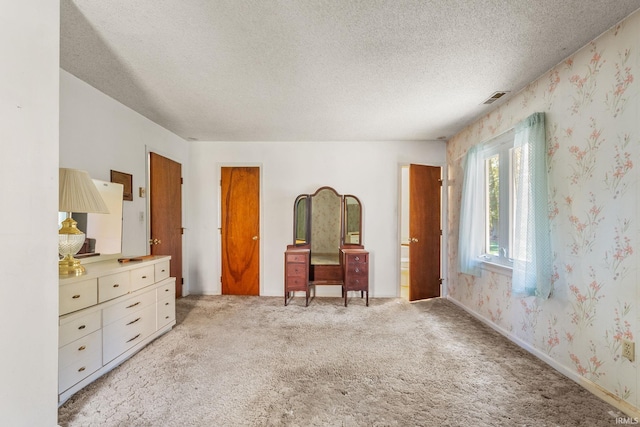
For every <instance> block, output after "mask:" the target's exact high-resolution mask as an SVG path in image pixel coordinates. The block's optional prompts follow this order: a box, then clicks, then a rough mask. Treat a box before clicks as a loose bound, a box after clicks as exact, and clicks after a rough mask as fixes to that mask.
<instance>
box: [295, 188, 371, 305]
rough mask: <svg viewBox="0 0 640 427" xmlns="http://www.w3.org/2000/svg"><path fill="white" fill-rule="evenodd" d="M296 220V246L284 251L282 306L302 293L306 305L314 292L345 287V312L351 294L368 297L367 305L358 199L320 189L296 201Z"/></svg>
mask: <svg viewBox="0 0 640 427" xmlns="http://www.w3.org/2000/svg"><path fill="white" fill-rule="evenodd" d="M293 217H294V221H293V222H294V226H293V227H294V243H293V244H292V245H288V246H287V250H286V251H285V261H284V262H285V264H284V270H285V280H284V304H285V305H287V304H288V303H289V301H290V299H291V298H292V297H293V295H294V294H295V292H296V291H302V292H305V295H306V302H305V305H306V306H308V305H309V298H310V291H311V288H314V291H315V286H323V285H336V286H341V287H342V296H343V297H344V305H345V307H346V306H347V303H348V293H349V291H360V296H361V297H364V294H365V293H366V305H367V306H368V305H369V253H368V252H367V251H366V250H365V249H364V246H363V245H362V205H361V204H360V200H358V198H357V197H355V196H352V195H345V196H343V195H340V194H338V193H337V192H336V191H335V190H334V189H333V188H331V187H321V188H319V189H318V190H317V191H316V192H315V193H313V194H301V195H299V196H298V197H297V198H296V200H295V203H294V208H293ZM314 294H315V293H314Z"/></svg>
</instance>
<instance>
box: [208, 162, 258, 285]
mask: <svg viewBox="0 0 640 427" xmlns="http://www.w3.org/2000/svg"><path fill="white" fill-rule="evenodd" d="M242 167H245V168H258V178H259V179H260V185H259V189H258V194H259V197H260V208H259V212H258V221H259V224H260V234H259V235H258V245H259V248H260V256H259V257H258V268H259V269H260V274H259V275H258V281H259V282H260V283H259V284H258V296H262V295H264V244H263V242H262V241H263V236H264V231H265V228H264V215H263V214H264V206H263V205H264V197H263V196H264V194H263V191H264V184H263V179H264V176H263V174H264V167H263V164H262V163H258V162H220V163H216V186H215V188H216V195H217V196H216V198H217V200H216V204H217V209H216V214H217V219H216V236H217V240H218V243H217V253H218V256H217V258H216V266H217V269H218V282H217V284H218V285H217V289H218V293H219V295H222V282H221V278H222V233H221V232H220V230H221V229H222V187H221V182H222V168H242Z"/></svg>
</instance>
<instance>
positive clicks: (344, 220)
mask: <svg viewBox="0 0 640 427" xmlns="http://www.w3.org/2000/svg"><path fill="white" fill-rule="evenodd" d="M347 197H351V198H352V199H355V201H356V202H358V206H360V212H358V236H359V238H358V243H351V242H349V243H347V234H349V230H348V229H349V227H347V206H348V203H347ZM342 224H343V225H342V227H343V231H342V245H343V246H362V245H364V243H363V239H362V202H361V201H360V199H358V198H357V197H356V196H354V195H353V194H345V195H344V196H342Z"/></svg>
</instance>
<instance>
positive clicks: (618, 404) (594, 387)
mask: <svg viewBox="0 0 640 427" xmlns="http://www.w3.org/2000/svg"><path fill="white" fill-rule="evenodd" d="M445 298H446V299H448V300H449V301H451V302H452V303H454V304H455V305H457V306H458V307H460V308H461V309H463V310H464V311H466V312H467V313H469V314H470V315H471V316H473V317H475V318H476V319H478V320H479V321H481V322H482V323H484V324H485V325H487V326H489V327H490V328H491V329H493V330H495V331H496V332H498V333H499V334H501V335H503V336H504V337H506V338H507V339H508V340H509V341H512V342H513V343H515V344H517V345H518V346H520V347H522V348H523V349H524V350H526V351H528V352H529V353H531V354H533V355H534V356H536V357H537V358H538V359H540V360H542V361H543V362H545V363H546V364H547V365H549V366H551V367H552V368H553V369H555V370H556V371H558V372H560V373H561V374H562V375H564V376H565V377H567V378H569V379H571V380H573V381H574V382H576V383H577V384H579V385H580V386H582V387H583V388H585V389H586V390H587V391H589V392H591V393H592V394H594V395H595V396H597V397H599V398H600V399H602V400H604V401H605V402H607V403H608V404H610V405H611V406H614V407H615V408H616V409H618V410H620V411H622V412H624V413H625V414H626V415H628V416H629V417H632V418H638V419H640V408H636V407H635V406H633V405H631V404H630V403H629V402H627V401H625V400H623V399H620V398H619V397H618V396H616V395H614V394H613V393H611V392H610V391H608V390H606V389H605V388H603V387H601V386H600V385H598V384H596V383H594V382H593V381H591V380H589V379H587V378H585V377H583V376H582V375H579V374H578V373H577V372H575V371H573V370H571V369H569V368H568V367H567V366H565V365H563V364H561V363H559V362H558V361H557V360H555V359H552V358H551V357H549V355H547V354H545V353H543V352H541V351H540V350H538V349H537V348H535V347H533V346H531V344H529V343H527V342H526V341H523V340H522V339H520V338H518V337H517V336H515V335H513V334H511V333H510V332H509V331H507V330H506V329H504V328H501V327H500V326H498V325H496V324H495V323H493V322H491V321H490V320H489V319H487V318H485V317H483V316H481V315H480V314H478V313H476V312H475V311H472V310H470V309H469V308H468V307H466V306H465V305H463V304H462V303H461V302H460V301H458V300H456V299H455V298H452V297H450V296H446V297H445Z"/></svg>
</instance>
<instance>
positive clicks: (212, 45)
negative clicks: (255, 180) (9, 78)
mask: <svg viewBox="0 0 640 427" xmlns="http://www.w3.org/2000/svg"><path fill="white" fill-rule="evenodd" d="M639 7H640V0H467V1H465V0H440V1H438V0H209V1H207V0H181V1H171V0H109V1H96V0H61V34H60V61H61V67H62V68H63V69H65V70H66V71H68V72H70V73H72V74H74V75H75V76H77V77H79V78H80V79H82V80H84V81H86V82H87V83H89V84H90V85H92V86H94V87H96V88H97V89H99V90H100V91H102V92H104V93H106V94H107V95H109V96H111V97H113V98H115V99H117V100H118V101H120V102H121V103H123V104H125V105H127V106H128V107H130V108H132V109H133V110H135V111H137V112H139V113H140V114H142V115H144V116H146V117H148V118H149V119H151V120H153V121H154V122H156V123H158V124H159V125H161V126H163V127H165V128H167V129H169V130H171V131H172V132H174V133H176V134H177V135H179V136H181V137H183V138H185V139H198V140H206V141H329V140H338V141H375V140H433V139H437V138H440V139H448V138H449V137H451V136H452V135H453V134H455V133H456V132H458V131H459V130H460V129H461V128H462V127H463V126H465V125H466V124H468V123H470V122H471V121H473V120H475V119H476V118H478V117H479V116H481V115H483V114H485V113H486V112H488V111H490V110H491V109H492V108H495V106H496V105H498V103H500V102H504V100H505V99H507V98H508V96H509V95H513V94H514V93H517V92H518V91H519V90H521V89H522V88H523V87H524V86H525V85H526V84H527V83H529V82H531V81H533V80H534V79H536V78H537V77H539V76H540V75H541V74H543V73H544V72H545V71H547V70H549V69H550V68H551V67H553V66H554V65H556V64H557V63H559V62H561V61H562V60H563V59H565V58H566V57H567V56H569V55H570V54H571V53H573V52H574V51H576V50H578V49H579V48H580V47H582V46H584V45H585V44H587V43H588V42H589V41H591V40H593V39H595V38H596V37H597V36H598V35H600V34H602V33H603V32H604V31H606V30H607V29H609V28H611V27H612V26H613V25H615V24H616V23H618V22H619V21H620V20H621V19H623V18H624V17H626V16H627V15H629V14H630V13H631V12H633V11H634V10H636V9H638V8H639ZM503 90H506V91H510V94H508V95H507V96H505V97H503V98H502V99H501V100H500V101H498V102H496V103H494V104H493V105H492V106H486V105H482V102H483V101H484V100H485V99H487V98H488V97H489V96H490V95H491V94H492V93H493V92H495V91H503Z"/></svg>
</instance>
